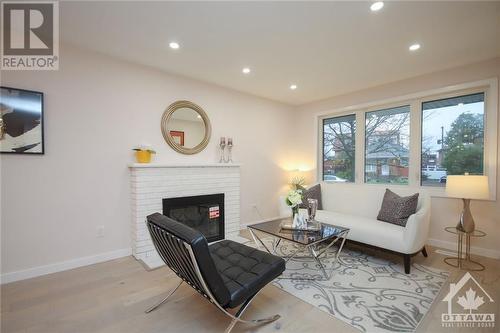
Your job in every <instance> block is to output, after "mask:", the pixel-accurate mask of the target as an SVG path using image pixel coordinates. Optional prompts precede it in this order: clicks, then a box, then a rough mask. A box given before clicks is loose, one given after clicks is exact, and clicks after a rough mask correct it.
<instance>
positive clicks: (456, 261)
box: [444, 227, 486, 271]
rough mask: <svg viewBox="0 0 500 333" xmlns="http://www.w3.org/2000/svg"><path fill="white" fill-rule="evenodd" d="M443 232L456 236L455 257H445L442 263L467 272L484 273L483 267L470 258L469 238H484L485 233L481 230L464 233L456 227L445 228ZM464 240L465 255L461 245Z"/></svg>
mask: <svg viewBox="0 0 500 333" xmlns="http://www.w3.org/2000/svg"><path fill="white" fill-rule="evenodd" d="M444 230H445V231H447V232H449V233H452V234H455V235H457V238H458V239H457V256H456V257H446V258H444V262H445V263H447V264H448V265H450V266H453V267H457V268H459V269H465V270H468V271H484V269H485V267H484V265H482V264H481V263H478V262H477V261H474V260H472V259H471V257H470V238H471V237H484V236H486V233H485V232H483V231H481V230H477V229H476V230H474V231H473V232H464V231H461V230H459V229H457V228H456V227H446V228H444ZM464 240H465V253H464V249H463V243H464Z"/></svg>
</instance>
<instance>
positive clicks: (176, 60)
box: [60, 1, 500, 105]
mask: <svg viewBox="0 0 500 333" xmlns="http://www.w3.org/2000/svg"><path fill="white" fill-rule="evenodd" d="M370 4H371V2H201V3H200V2H60V6H61V14H60V24H61V28H60V32H61V38H62V40H63V42H67V43H71V44H74V45H76V46H79V47H83V48H88V49H91V50H96V51H99V52H101V53H105V54H109V55H112V56H115V57H119V58H123V59H126V60H128V61H132V62H136V63H140V64H145V65H148V66H153V67H155V68H158V69H161V70H164V71H167V72H170V73H176V74H179V75H183V76H186V77H191V78H194V79H198V80H201V81H205V82H209V83H213V84H217V85H220V86H224V87H228V88H231V89H235V90H238V91H242V92H245V93H249V94H253V95H257V96H261V97H265V98H269V99H272V100H276V101H280V102H284V103H287V104H290V105H300V104H305V103H308V102H312V101H316V100H321V99H325V98H328V97H331V96H336V95H340V94H344V93H347V92H351V91H355V90H360V89H363V88H367V87H371V86H375V85H380V84H384V83H388V82H392V81H397V80H401V79H404V78H408V77H413V76H416V75H421V74H425V73H430V72H434V71H437V70H441V69H445V68H450V67H454V66H459V65H463V64H467V63H472V62H476V61H481V60H485V59H490V58H494V57H496V56H500V1H496V2H477V1H474V2H458V1H457V2H409V1H406V2H385V6H384V8H383V9H382V10H380V11H379V12H371V11H370V8H369V7H370ZM171 41H176V42H178V43H179V44H180V48H179V49H178V50H172V49H170V48H169V46H168V44H169V42H171ZM414 42H418V43H420V44H421V45H422V47H421V49H420V50H418V51H416V52H410V51H409V50H408V47H409V45H410V44H412V43H414ZM243 67H249V68H251V70H252V71H251V73H250V74H248V75H244V74H242V72H241V71H242V68H243ZM291 84H296V85H297V86H298V88H297V89H296V90H293V91H292V90H290V89H289V86H290V85H291Z"/></svg>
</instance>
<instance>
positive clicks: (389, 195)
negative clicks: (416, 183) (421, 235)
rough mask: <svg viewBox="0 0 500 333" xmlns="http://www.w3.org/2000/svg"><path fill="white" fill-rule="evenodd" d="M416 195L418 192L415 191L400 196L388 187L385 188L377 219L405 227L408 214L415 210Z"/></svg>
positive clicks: (413, 212) (416, 203)
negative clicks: (408, 194) (406, 195)
mask: <svg viewBox="0 0 500 333" xmlns="http://www.w3.org/2000/svg"><path fill="white" fill-rule="evenodd" d="M418 196H419V193H415V194H413V195H410V196H408V197H401V196H399V195H397V194H396V193H394V192H392V191H391V190H389V189H388V188H387V189H385V194H384V199H383V200H382V206H381V207H380V211H379V213H378V215H377V220H379V221H383V222H388V223H392V224H395V225H399V226H402V227H405V226H406V222H408V218H409V217H410V215H412V214H415V212H416V211H417V205H418Z"/></svg>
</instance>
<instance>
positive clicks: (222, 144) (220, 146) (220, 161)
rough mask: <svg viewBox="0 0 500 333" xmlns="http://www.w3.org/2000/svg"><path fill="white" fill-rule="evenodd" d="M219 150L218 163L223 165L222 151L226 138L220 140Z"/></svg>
mask: <svg viewBox="0 0 500 333" xmlns="http://www.w3.org/2000/svg"><path fill="white" fill-rule="evenodd" d="M219 148H220V159H219V163H224V162H225V158H224V149H225V148H226V138H224V137H222V138H220V143H219Z"/></svg>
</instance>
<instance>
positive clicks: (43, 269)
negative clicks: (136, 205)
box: [0, 248, 132, 284]
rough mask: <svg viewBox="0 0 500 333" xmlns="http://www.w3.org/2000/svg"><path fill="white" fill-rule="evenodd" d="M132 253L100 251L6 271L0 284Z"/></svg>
mask: <svg viewBox="0 0 500 333" xmlns="http://www.w3.org/2000/svg"><path fill="white" fill-rule="evenodd" d="M131 254H132V249H131V248H126V249H120V250H115V251H110V252H105V253H100V254H97V255H94V256H88V257H82V258H77V259H71V260H66V261H61V262H57V263H54V264H49V265H44V266H38V267H33V268H29V269H25V270H21V271H15V272H10V273H4V274H2V275H0V284H6V283H10V282H15V281H21V280H26V279H30V278H34V277H37V276H42V275H47V274H51V273H57V272H62V271H66V270H69V269H73V268H78V267H83V266H88V265H92V264H97V263H100V262H105V261H109V260H113V259H118V258H122V257H126V256H129V255H131Z"/></svg>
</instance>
